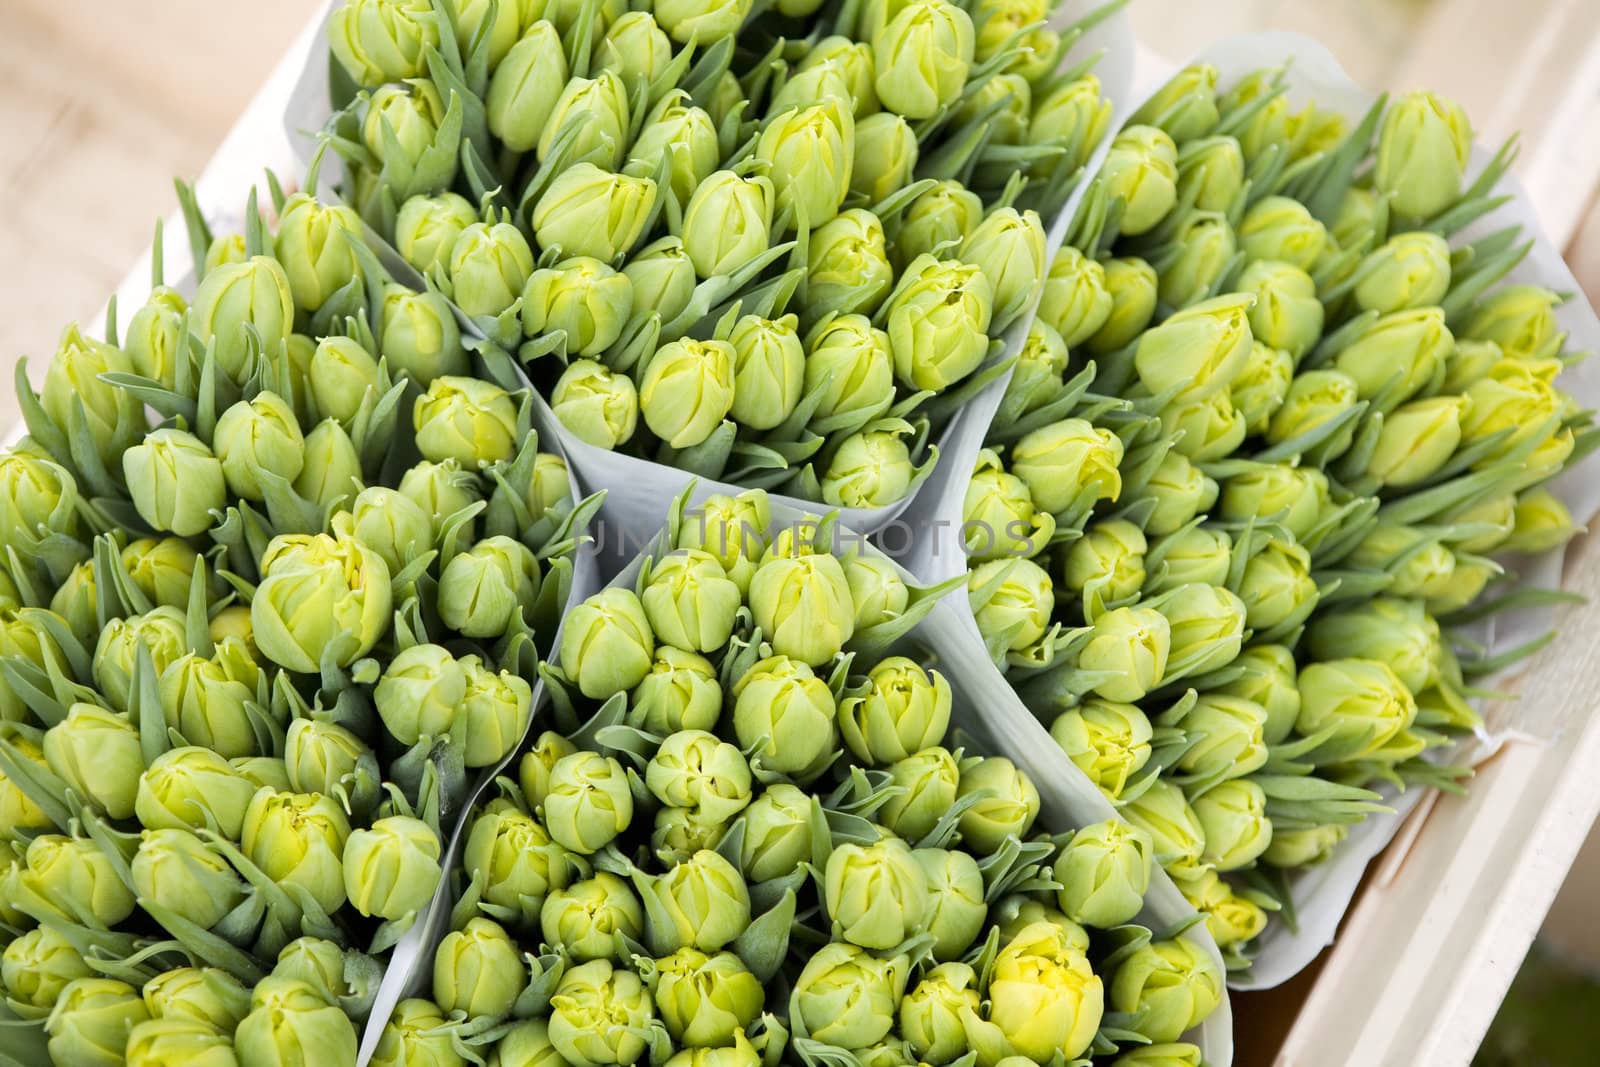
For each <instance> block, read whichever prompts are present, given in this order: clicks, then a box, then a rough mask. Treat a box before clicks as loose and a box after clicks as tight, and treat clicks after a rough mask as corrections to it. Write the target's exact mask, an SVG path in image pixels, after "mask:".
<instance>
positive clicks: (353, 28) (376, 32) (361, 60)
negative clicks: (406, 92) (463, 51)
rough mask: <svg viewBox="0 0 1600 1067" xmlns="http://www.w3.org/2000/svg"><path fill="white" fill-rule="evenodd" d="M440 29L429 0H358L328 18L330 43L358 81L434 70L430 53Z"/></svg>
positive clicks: (379, 81)
mask: <svg viewBox="0 0 1600 1067" xmlns="http://www.w3.org/2000/svg"><path fill="white" fill-rule="evenodd" d="M438 44H439V28H438V25H437V24H436V23H435V21H434V15H433V10H432V7H431V6H430V5H429V4H427V3H426V2H424V0H352V2H351V3H347V4H343V5H341V6H339V7H338V8H336V9H335V10H334V12H333V16H332V18H331V19H330V20H329V22H328V46H329V47H330V48H331V49H332V50H333V55H334V58H335V59H337V60H338V61H339V65H340V66H342V67H344V69H345V73H347V74H349V75H350V78H351V80H352V81H354V82H355V83H356V84H357V85H365V86H370V85H382V84H383V83H384V82H391V81H399V80H400V79H402V78H416V77H421V76H422V75H424V74H426V73H427V71H428V66H427V62H426V60H425V57H424V53H425V52H426V51H427V49H428V48H429V47H438Z"/></svg>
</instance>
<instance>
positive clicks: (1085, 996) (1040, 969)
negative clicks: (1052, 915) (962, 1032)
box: [965, 922, 1105, 1067]
mask: <svg viewBox="0 0 1600 1067" xmlns="http://www.w3.org/2000/svg"><path fill="white" fill-rule="evenodd" d="M988 1001H989V1011H988V1016H989V1017H988V1019H987V1020H986V1022H987V1024H988V1025H987V1026H985V1025H984V1022H980V1021H979V1020H978V1019H976V1018H975V1017H973V1016H966V1017H965V1018H966V1022H967V1029H968V1040H969V1041H970V1042H973V1043H977V1044H981V1045H983V1046H987V1047H993V1046H999V1047H1000V1048H1001V1049H1004V1050H1006V1051H1007V1052H1009V1053H1010V1056H1009V1057H1008V1059H1010V1060H1012V1061H1014V1060H1016V1059H1019V1058H1024V1057H1025V1058H1026V1059H1028V1060H1032V1061H1035V1062H1040V1061H1042V1062H1049V1061H1051V1060H1052V1059H1054V1058H1055V1057H1058V1056H1065V1057H1074V1058H1075V1057H1077V1056H1079V1055H1081V1054H1082V1053H1083V1052H1084V1051H1086V1050H1087V1049H1088V1047H1089V1045H1090V1043H1091V1042H1092V1041H1093V1040H1094V1035H1095V1031H1096V1030H1097V1029H1099V1026H1100V1019H1101V1016H1102V1014H1103V1012H1104V1010H1105V1009H1104V1001H1105V993H1104V990H1103V988H1102V985H1101V980H1100V978H1099V977H1097V976H1096V975H1095V974H1094V971H1093V970H1092V968H1091V967H1090V965H1089V959H1088V957H1087V956H1085V955H1084V953H1083V951H1082V950H1081V949H1079V948H1078V947H1077V946H1076V945H1074V944H1070V943H1068V942H1067V941H1066V939H1065V935H1064V933H1063V931H1062V930H1061V928H1060V927H1058V926H1056V925H1055V924H1053V923H1050V922H1035V923H1030V924H1028V925H1026V926H1023V927H1022V928H1021V929H1019V930H1018V931H1017V932H1016V934H1015V935H1014V936H1013V937H1012V939H1011V940H1010V941H1009V942H1008V943H1007V944H1006V945H1005V946H1004V947H1002V948H1001V949H1000V954H999V955H998V956H997V957H996V958H995V965H994V969H993V971H992V973H991V976H990V979H989V990H988ZM988 1055H989V1057H990V1058H991V1059H992V1060H994V1061H995V1062H996V1063H997V1065H998V1064H1001V1063H1007V1062H1008V1059H1007V1058H1000V1057H999V1056H998V1055H997V1054H996V1053H988ZM1008 1067H1009V1065H1008Z"/></svg>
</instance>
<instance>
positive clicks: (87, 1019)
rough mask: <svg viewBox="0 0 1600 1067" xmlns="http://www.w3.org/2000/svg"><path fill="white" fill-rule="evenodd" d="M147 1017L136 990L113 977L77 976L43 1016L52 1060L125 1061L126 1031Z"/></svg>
mask: <svg viewBox="0 0 1600 1067" xmlns="http://www.w3.org/2000/svg"><path fill="white" fill-rule="evenodd" d="M149 1018H150V1014H149V1012H147V1011H146V1010H145V1006H144V1001H142V1000H140V999H139V994H138V992H137V991H136V990H135V989H134V988H133V987H132V986H130V985H128V984H127V983H126V982H119V981H117V980H116V979H114V978H89V977H83V978H76V979H74V980H73V981H71V982H68V983H67V984H66V985H65V986H63V987H62V989H61V992H60V994H59V996H57V998H56V1000H55V1006H54V1007H53V1008H52V1009H51V1011H50V1017H49V1018H48V1019H47V1020H45V1024H44V1028H45V1032H46V1033H48V1034H49V1035H50V1041H49V1044H48V1046H47V1047H48V1048H49V1052H50V1060H51V1062H53V1063H82V1064H116V1063H123V1062H125V1051H126V1048H127V1044H128V1033H129V1031H130V1030H132V1029H133V1028H134V1027H135V1026H137V1025H139V1024H140V1023H143V1022H146V1021H147V1020H148V1019H149Z"/></svg>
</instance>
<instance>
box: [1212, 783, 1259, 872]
mask: <svg viewBox="0 0 1600 1067" xmlns="http://www.w3.org/2000/svg"><path fill="white" fill-rule="evenodd" d="M1192 807H1193V809H1194V814H1195V818H1197V819H1198V820H1200V828H1201V830H1202V831H1203V832H1204V834H1205V839H1206V847H1205V851H1204V852H1202V853H1201V855H1200V858H1201V859H1202V860H1204V861H1205V862H1206V863H1208V864H1211V865H1212V866H1214V867H1216V869H1217V870H1219V871H1236V870H1239V869H1240V868H1241V867H1248V866H1249V865H1250V864H1252V863H1254V862H1255V861H1256V858H1257V857H1259V856H1260V855H1261V853H1263V852H1265V851H1266V850H1267V846H1268V845H1270V844H1271V843H1272V822H1271V820H1270V819H1268V818H1267V797H1266V794H1265V793H1263V792H1262V791H1261V787H1260V786H1259V785H1257V784H1256V783H1254V782H1252V781H1249V780H1247V779H1238V778H1236V779H1232V780H1230V781H1226V782H1222V783H1220V784H1219V785H1217V786H1215V787H1213V788H1211V789H1208V790H1206V791H1205V792H1204V793H1202V794H1200V795H1199V796H1198V797H1196V798H1195V799H1194V802H1193V804H1192Z"/></svg>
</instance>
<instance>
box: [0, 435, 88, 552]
mask: <svg viewBox="0 0 1600 1067" xmlns="http://www.w3.org/2000/svg"><path fill="white" fill-rule="evenodd" d="M0 501H3V502H4V505H5V506H4V507H0V541H3V542H4V543H5V544H7V545H17V546H19V547H20V546H23V545H26V544H28V543H30V542H31V541H32V540H34V539H35V538H38V537H41V536H43V535H45V534H48V533H64V534H68V535H71V536H76V534H77V532H78V510H77V509H78V486H77V483H76V482H75V481H74V480H73V477H72V475H71V474H69V473H68V472H67V470H66V469H65V468H64V467H59V466H57V465H56V464H54V463H52V462H50V461H49V460H47V459H41V458H39V457H37V456H33V455H29V454H24V453H21V452H8V453H5V454H3V455H0Z"/></svg>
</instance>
